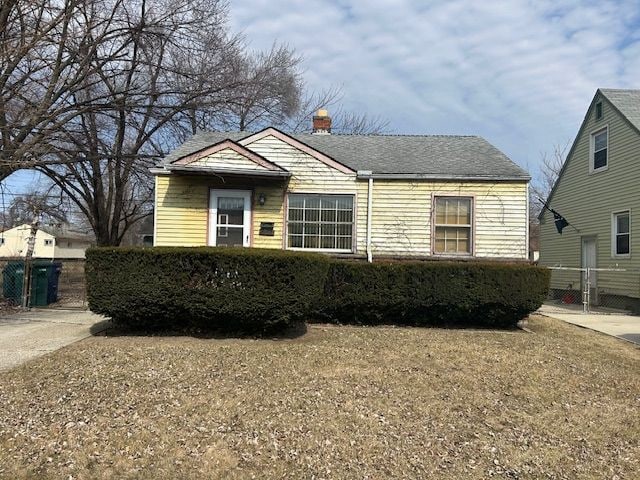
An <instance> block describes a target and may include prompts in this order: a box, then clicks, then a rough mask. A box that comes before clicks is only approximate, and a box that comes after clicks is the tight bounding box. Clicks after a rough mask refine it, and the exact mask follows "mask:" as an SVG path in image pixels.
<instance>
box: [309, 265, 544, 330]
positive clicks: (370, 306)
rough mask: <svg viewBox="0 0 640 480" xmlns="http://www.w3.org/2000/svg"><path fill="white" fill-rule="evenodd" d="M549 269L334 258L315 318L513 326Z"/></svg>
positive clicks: (535, 301)
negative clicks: (370, 262)
mask: <svg viewBox="0 0 640 480" xmlns="http://www.w3.org/2000/svg"><path fill="white" fill-rule="evenodd" d="M549 278H550V275H549V270H548V269H546V268H540V267H536V266H533V265H529V264H500V263H479V262H440V261H432V262H416V261H413V262H402V263H373V264H368V263H356V262H345V261H336V262H333V263H332V265H331V268H330V271H329V276H328V279H327V282H326V284H325V295H324V298H323V299H321V301H320V302H319V303H318V304H316V308H315V315H314V317H315V319H316V320H320V321H330V322H336V323H352V324H366V325H376V324H396V325H417V326H425V325H473V326H483V327H513V326H515V325H516V324H517V323H518V321H519V320H521V319H522V318H524V317H525V316H526V315H528V314H529V313H531V312H533V311H535V310H537V309H538V308H539V307H540V305H542V302H543V301H544V299H545V298H546V296H547V292H548V287H549Z"/></svg>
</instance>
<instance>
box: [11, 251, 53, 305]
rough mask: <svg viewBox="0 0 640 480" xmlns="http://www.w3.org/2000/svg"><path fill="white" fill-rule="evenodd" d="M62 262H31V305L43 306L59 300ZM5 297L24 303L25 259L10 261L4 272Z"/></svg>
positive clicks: (18, 303) (16, 302)
mask: <svg viewBox="0 0 640 480" xmlns="http://www.w3.org/2000/svg"><path fill="white" fill-rule="evenodd" d="M61 271H62V263H60V262H51V261H48V260H34V261H33V263H32V264H31V299H30V302H29V306H31V307H43V306H46V305H49V304H50V303H54V302H56V301H58V280H59V278H60V273H61ZM2 275H3V278H2V281H3V285H2V293H3V296H4V298H6V299H9V300H11V301H13V302H14V303H15V304H17V305H20V304H21V303H22V284H23V281H24V261H13V262H9V263H8V264H7V266H6V267H5V268H4V270H3V272H2Z"/></svg>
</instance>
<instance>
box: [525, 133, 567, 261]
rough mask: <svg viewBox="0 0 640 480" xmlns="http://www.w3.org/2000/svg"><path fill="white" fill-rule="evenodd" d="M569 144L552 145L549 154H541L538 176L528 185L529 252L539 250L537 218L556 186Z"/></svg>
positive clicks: (538, 223) (538, 224)
mask: <svg viewBox="0 0 640 480" xmlns="http://www.w3.org/2000/svg"><path fill="white" fill-rule="evenodd" d="M568 148H569V143H568V142H567V143H565V144H564V145H554V147H553V151H552V152H551V153H546V152H545V153H543V154H542V158H541V162H540V165H539V167H538V168H539V175H538V177H537V179H536V180H534V181H532V182H531V184H530V185H529V250H531V251H536V250H540V222H539V221H538V216H539V215H540V212H541V211H542V208H543V203H542V202H541V201H540V200H542V201H545V202H546V201H547V199H548V198H549V194H550V193H551V190H552V189H553V186H554V185H555V184H556V181H557V180H558V177H559V176H560V171H561V170H562V166H563V165H564V162H565V158H566V152H567V150H568Z"/></svg>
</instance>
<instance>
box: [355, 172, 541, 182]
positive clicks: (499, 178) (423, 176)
mask: <svg viewBox="0 0 640 480" xmlns="http://www.w3.org/2000/svg"><path fill="white" fill-rule="evenodd" d="M358 178H363V179H368V178H373V179H374V180H375V179H379V180H444V181H475V182H479V181H480V182H481V181H493V182H528V181H530V180H531V177H530V176H529V175H445V174H439V173H371V172H366V171H358Z"/></svg>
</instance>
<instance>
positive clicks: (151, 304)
mask: <svg viewBox="0 0 640 480" xmlns="http://www.w3.org/2000/svg"><path fill="white" fill-rule="evenodd" d="M328 266H329V260H328V259H327V258H326V257H324V256H321V255H313V254H294V253H291V252H284V251H280V250H258V249H240V248H239V249H230V248H208V247H202V248H186V247H185V248H182V247H180V248H164V247H162V248H157V247H156V248H144V249H143V248H93V249H90V250H88V251H87V264H86V274H87V292H88V300H89V308H90V309H91V310H92V311H94V312H96V313H100V314H104V315H106V316H108V317H111V318H112V319H113V321H114V322H115V323H116V324H120V325H124V326H127V327H133V328H169V329H181V328H185V327H187V328H188V327H201V328H207V329H210V330H216V331H227V332H242V333H251V334H253V333H272V332H277V331H282V330H283V329H287V328H291V327H295V326H297V325H299V324H300V323H301V322H304V321H305V320H306V317H307V316H308V314H309V311H310V307H311V305H312V303H313V302H315V301H316V300H317V298H318V297H319V296H321V295H322V291H323V286H324V281H325V279H326V275H327V269H328Z"/></svg>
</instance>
